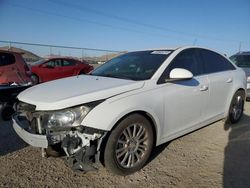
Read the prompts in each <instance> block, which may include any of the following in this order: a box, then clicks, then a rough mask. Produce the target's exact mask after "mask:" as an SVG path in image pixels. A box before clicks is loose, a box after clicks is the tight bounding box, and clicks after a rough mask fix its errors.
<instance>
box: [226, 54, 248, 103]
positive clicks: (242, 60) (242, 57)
mask: <svg viewBox="0 0 250 188" xmlns="http://www.w3.org/2000/svg"><path fill="white" fill-rule="evenodd" d="M230 59H231V60H232V61H233V62H234V63H235V64H236V65H237V66H238V67H240V68H242V69H243V70H244V71H245V73H246V77H247V96H246V97H247V99H248V100H249V98H250V52H239V53H237V54H235V55H233V56H231V57H230Z"/></svg>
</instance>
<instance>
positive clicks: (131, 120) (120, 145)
mask: <svg viewBox="0 0 250 188" xmlns="http://www.w3.org/2000/svg"><path fill="white" fill-rule="evenodd" d="M153 141H154V134H153V129H152V125H151V123H150V122H149V121H148V120H147V119H146V118H145V117H144V116H142V115H140V114H132V115H129V116H128V117H126V118H125V119H123V120H122V121H121V122H120V123H119V124H118V125H117V127H116V128H115V129H114V130H112V132H111V134H110V136H109V138H108V140H107V143H106V148H105V151H104V164H105V166H106V168H107V169H109V170H110V171H112V172H113V173H115V174H118V175H123V176H124V175H129V174H132V173H134V172H136V171H138V170H140V169H141V168H142V167H143V166H144V165H145V163H146V162H147V160H148V158H149V156H150V154H151V151H152V147H153Z"/></svg>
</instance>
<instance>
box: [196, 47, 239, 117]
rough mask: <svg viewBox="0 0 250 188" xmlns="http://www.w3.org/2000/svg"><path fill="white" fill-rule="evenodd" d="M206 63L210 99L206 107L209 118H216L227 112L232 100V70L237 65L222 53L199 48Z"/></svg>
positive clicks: (205, 70) (205, 69) (205, 71)
mask: <svg viewBox="0 0 250 188" xmlns="http://www.w3.org/2000/svg"><path fill="white" fill-rule="evenodd" d="M198 52H199V54H200V56H201V58H202V60H203V63H204V73H205V74H207V75H208V81H209V100H208V105H207V108H206V116H207V118H215V117H216V116H220V115H222V114H224V113H225V112H226V110H227V109H226V107H227V104H228V101H229V100H231V99H230V97H231V92H232V87H233V82H234V80H233V74H232V70H234V69H235V67H234V66H233V65H232V64H231V63H230V62H229V61H228V60H227V59H226V58H225V57H223V56H222V55H220V54H217V53H215V52H212V51H210V50H205V49H198Z"/></svg>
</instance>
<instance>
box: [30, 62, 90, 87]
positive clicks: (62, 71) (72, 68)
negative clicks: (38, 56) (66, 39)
mask: <svg viewBox="0 0 250 188" xmlns="http://www.w3.org/2000/svg"><path fill="white" fill-rule="evenodd" d="M93 69H94V68H93V66H91V65H89V64H88V63H87V62H85V61H79V60H77V59H74V58H50V59H43V60H39V61H37V62H35V63H33V64H31V71H32V80H33V82H34V83H35V84H37V83H42V82H47V81H50V80H56V79H59V78H64V77H69V76H76V75H79V74H86V73H89V72H90V71H92V70H93Z"/></svg>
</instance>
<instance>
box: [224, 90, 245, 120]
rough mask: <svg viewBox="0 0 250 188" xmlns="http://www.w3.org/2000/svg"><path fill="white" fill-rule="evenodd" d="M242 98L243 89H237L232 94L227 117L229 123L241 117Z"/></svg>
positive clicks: (243, 95)
mask: <svg viewBox="0 0 250 188" xmlns="http://www.w3.org/2000/svg"><path fill="white" fill-rule="evenodd" d="M244 98H245V93H244V91H237V92H236V93H235V94H234V96H233V99H232V101H231V104H230V108H229V114H228V119H227V120H228V122H229V123H232V124H233V123H237V122H238V121H239V120H240V119H241V117H242V115H243V110H244Z"/></svg>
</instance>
